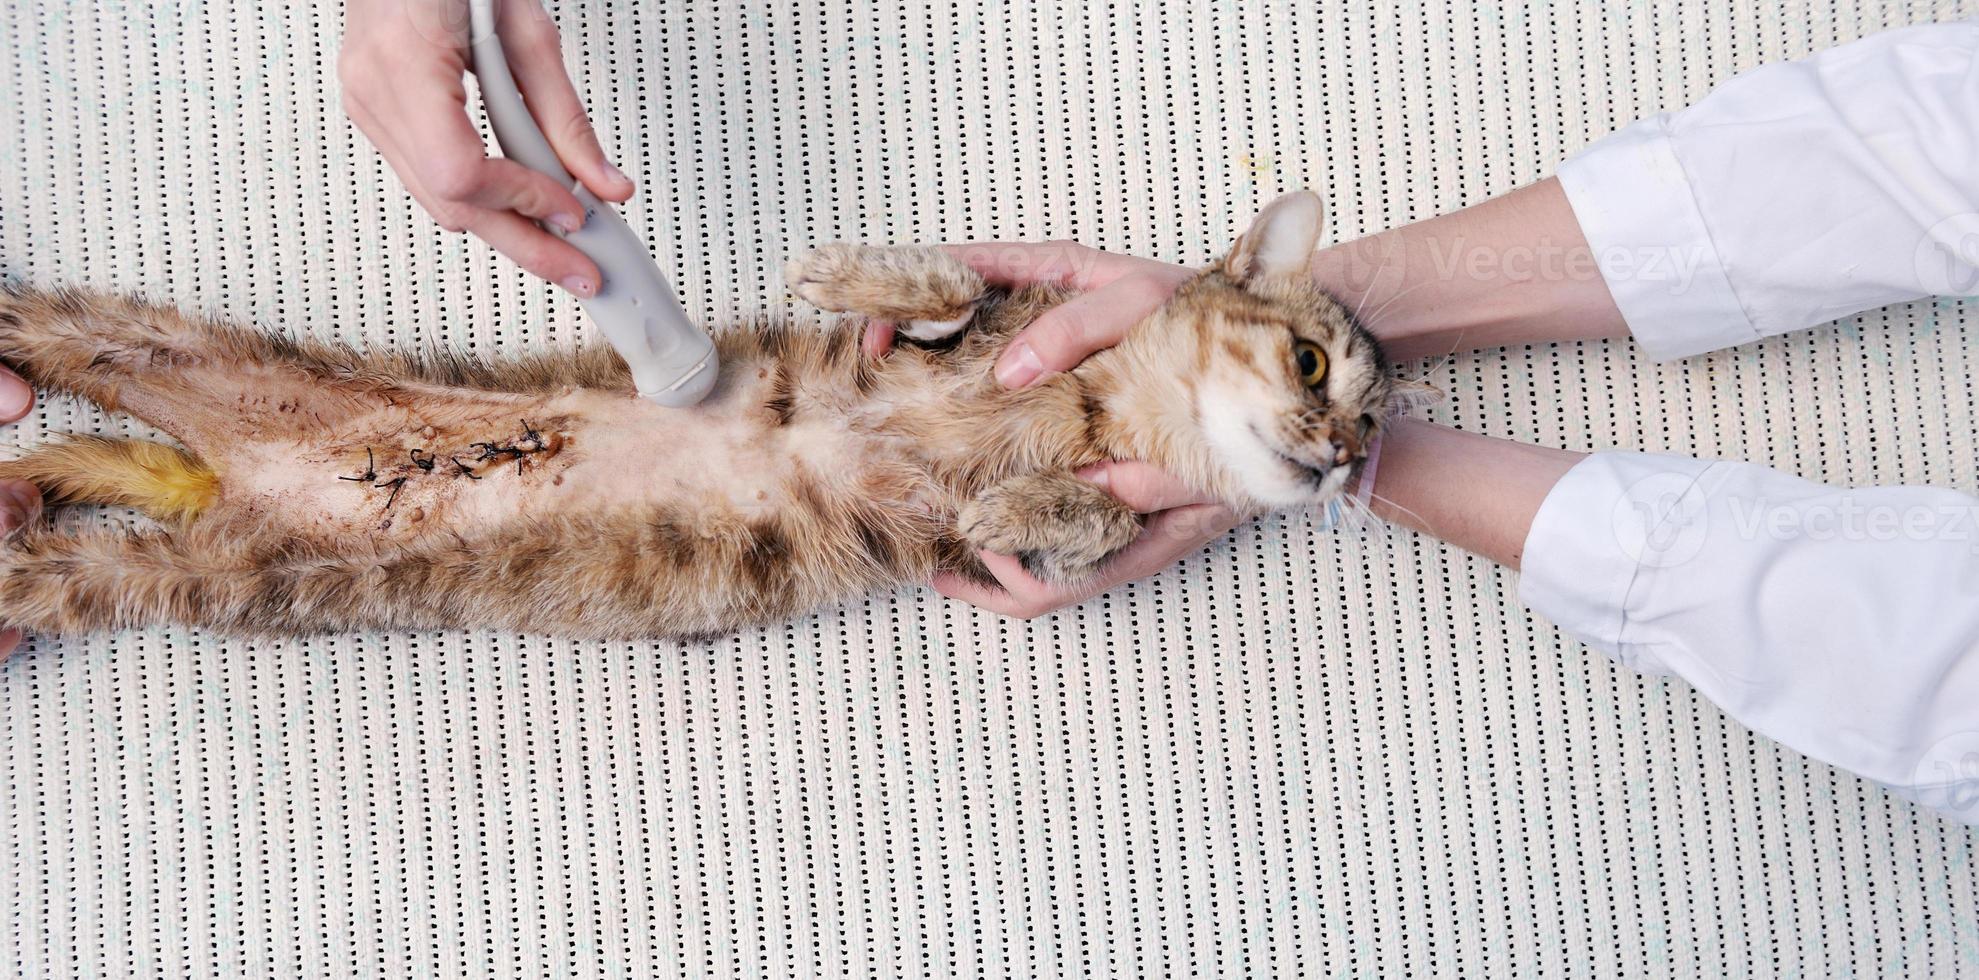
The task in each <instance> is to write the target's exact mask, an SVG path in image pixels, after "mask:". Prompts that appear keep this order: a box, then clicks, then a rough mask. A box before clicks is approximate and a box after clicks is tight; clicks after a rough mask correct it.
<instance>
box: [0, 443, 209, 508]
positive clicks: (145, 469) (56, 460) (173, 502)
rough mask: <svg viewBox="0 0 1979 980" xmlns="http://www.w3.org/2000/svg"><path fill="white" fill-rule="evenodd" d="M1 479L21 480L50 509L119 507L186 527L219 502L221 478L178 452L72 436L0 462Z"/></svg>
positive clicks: (161, 446) (145, 445)
mask: <svg viewBox="0 0 1979 980" xmlns="http://www.w3.org/2000/svg"><path fill="white" fill-rule="evenodd" d="M0 479H9V480H26V481H28V482H29V483H32V484H34V485H35V486H37V487H40V488H41V492H42V494H43V495H44V496H45V497H46V498H47V499H48V500H49V502H51V503H59V504H121V505H123V506H126V507H135V508H137V509H138V510H141V511H143V512H145V513H146V514H148V515H150V516H152V517H155V518H157V519H159V520H161V521H170V522H174V523H186V522H189V521H191V520H192V519H193V518H195V517H198V516H199V515H200V514H201V513H202V512H204V511H205V510H206V508H208V507H211V506H212V505H213V503H214V501H216V500H218V499H219V498H220V478H219V476H218V475H217V474H215V473H214V472H213V470H212V469H211V468H210V467H208V466H207V465H206V464H205V463H202V462H200V461H199V460H197V459H194V458H193V457H192V456H191V455H190V454H188V453H186V452H185V451H183V450H179V449H174V448H172V447H171V446H164V445H160V444H158V443H155V442H143V441H140V440H134V439H105V438H103V437H101V436H82V435H74V436H68V437H66V438H64V439H63V440H62V441H60V442H51V443H49V444H47V445H44V446H36V447H35V448H34V449H33V450H31V451H29V452H28V454H27V455H26V456H22V457H21V458H19V459H13V460H7V461H5V462H0Z"/></svg>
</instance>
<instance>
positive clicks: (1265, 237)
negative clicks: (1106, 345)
mask: <svg viewBox="0 0 1979 980" xmlns="http://www.w3.org/2000/svg"><path fill="white" fill-rule="evenodd" d="M1321 218H1322V213H1321V208H1320V201H1319V198H1318V197H1317V196H1316V195H1314V194H1312V193H1310V192H1306V191H1300V192H1297V193H1292V194H1287V195H1284V196H1283V197H1280V198H1278V199H1277V200H1275V201H1273V202H1271V203H1270V204H1269V205H1266V207H1265V208H1264V210H1263V211H1261V212H1260V213H1259V214H1258V216H1257V218H1256V219H1255V220H1254V221H1253V222H1252V223H1251V226H1250V228H1249V229H1248V230H1247V231H1245V232H1244V234H1243V235H1242V236H1241V237H1240V238H1238V239H1237V241H1236V243H1235V244H1234V245H1233V246H1232V247H1231V249H1230V253H1229V254H1228V255H1227V256H1225V257H1224V258H1223V259H1222V260H1221V261H1219V262H1216V263H1214V264H1212V265H1211V266H1210V267H1209V268H1207V269H1205V270H1204V271H1203V272H1202V273H1201V274H1199V275H1198V276H1197V277H1196V278H1195V279H1194V280H1192V281H1190V282H1189V283H1187V284H1186V285H1184V286H1183V287H1182V288H1181V289H1179V290H1177V291H1176V293H1175V295H1174V297H1173V298H1172V299H1170V300H1169V302H1168V303H1167V304H1166V305H1165V306H1163V307H1162V308H1161V310H1159V311H1158V312H1157V313H1156V314H1155V315H1154V316H1153V317H1152V318H1151V319H1150V320H1149V322H1148V324H1147V327H1149V328H1151V329H1150V330H1149V331H1148V333H1149V334H1150V335H1151V337H1152V338H1159V340H1158V342H1159V343H1161V344H1163V345H1164V346H1166V345H1168V344H1171V343H1172V344H1174V345H1176V349H1178V350H1179V349H1186V350H1187V351H1188V353H1189V355H1190V356H1189V359H1188V361H1187V363H1186V365H1185V366H1184V368H1183V371H1184V385H1183V387H1184V389H1185V390H1186V391H1187V392H1188V397H1189V398H1190V399H1191V400H1192V404H1191V405H1190V406H1189V407H1190V409H1191V411H1192V417H1193V419H1194V420H1195V422H1196V425H1197V428H1198V430H1199V435H1200V437H1201V440H1202V443H1203V445H1204V446H1205V447H1206V448H1207V449H1208V454H1209V456H1210V457H1211V462H1212V466H1213V467H1214V468H1215V469H1216V470H1217V471H1218V472H1215V473H1213V474H1211V478H1212V481H1213V482H1214V483H1216V484H1220V485H1222V486H1223V487H1224V488H1227V489H1228V490H1231V491H1235V492H1238V493H1241V494H1243V495H1244V496H1246V497H1249V498H1251V499H1252V500H1254V501H1256V502H1257V503H1259V504H1262V505H1264V506H1266V507H1269V508H1292V507H1300V506H1306V505H1310V504H1313V503H1316V502H1320V501H1324V500H1327V499H1330V498H1332V497H1334V496H1336V495H1338V494H1339V493H1340V492H1341V491H1342V490H1343V489H1344V488H1346V487H1347V485H1348V482H1349V481H1350V480H1351V479H1352V478H1353V475H1354V474H1355V473H1356V472H1358V471H1359V469H1360V467H1361V465H1362V464H1363V462H1364V461H1365V460H1366V458H1367V454H1368V450H1369V446H1370V443H1371V442H1372V441H1373V439H1374V437H1375V436H1376V435H1377V434H1378V433H1379V432H1380V429H1381V427H1382V425H1383V424H1384V423H1385V421H1386V420H1387V419H1388V417H1389V416H1390V415H1391V414H1393V412H1395V411H1397V410H1399V409H1401V408H1405V407H1407V406H1408V405H1409V404H1413V403H1418V402H1420V401H1423V400H1425V399H1433V397H1434V391H1435V389H1432V388H1428V387H1427V386H1425V385H1420V384H1417V383H1414V382H1406V381H1401V380H1398V379H1396V378H1394V377H1393V376H1392V375H1390V374H1389V372H1388V370H1387V364H1386V361H1385V359H1384V357H1383V355H1382V351H1381V345H1380V343H1379V342H1378V341H1376V340H1375V338H1374V336H1373V335H1372V334H1369V333H1368V332H1367V331H1366V330H1365V329H1363V328H1362V327H1361V326H1360V325H1359V324H1358V323H1356V322H1355V320H1354V318H1353V316H1352V314H1350V313H1349V312H1348V311H1347V309H1346V308H1345V307H1343V306H1342V305H1341V304H1340V303H1339V302H1338V301H1337V300H1335V299H1334V298H1333V297H1332V296H1330V295H1328V294H1327V293H1326V291H1325V290H1323V289H1321V288H1320V287H1319V286H1318V284H1317V283H1316V282H1315V281H1314V279H1313V275H1312V270H1311V263H1312V256H1313V250H1314V249H1315V248H1316V247H1317V246H1318V243H1319V237H1320V230H1321Z"/></svg>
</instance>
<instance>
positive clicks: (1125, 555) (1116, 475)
mask: <svg viewBox="0 0 1979 980" xmlns="http://www.w3.org/2000/svg"><path fill="white" fill-rule="evenodd" d="M945 248H947V250H948V251H949V253H950V254H952V255H954V256H955V257H957V258H959V259H961V260H962V261H963V262H966V263H968V265H969V267H970V268H972V269H975V270H976V273H977V274H978V275H980V276H982V277H983V278H984V279H985V280H987V281H988V282H989V283H990V284H991V285H997V286H1007V287H1013V288H1014V287H1018V286H1026V285H1030V284H1032V283H1055V284H1058V285H1061V286H1066V287H1069V288H1072V289H1076V290H1079V293H1078V295H1076V296H1073V297H1072V298H1071V299H1069V300H1066V301H1065V302H1064V303H1061V304H1059V305H1058V306H1055V307H1053V308H1052V309H1050V310H1049V311H1047V312H1046V313H1045V314H1044V315H1043V316H1040V317H1038V319H1037V321H1036V322H1035V323H1032V324H1031V325H1030V326H1028V327H1026V328H1024V330H1023V332H1022V333H1019V334H1018V335H1017V336H1016V338H1015V339H1013V340H1012V341H1011V342H1010V346H1009V347H1008V348H1007V349H1005V350H1004V352H1003V355H1002V357H1000V358H998V360H997V364H996V378H997V380H998V381H1000V382H1002V383H1003V384H1004V385H1005V386H1006V387H1010V388H1022V387H1025V386H1027V385H1031V384H1035V383H1036V382H1037V381H1038V379H1040V378H1044V377H1048V376H1050V375H1052V374H1056V373H1058V372H1060V371H1069V370H1071V369H1072V368H1074V367H1076V366H1078V364H1079V362H1080V361H1083V360H1085V359H1086V357H1087V356H1088V355H1090V354H1092V353H1093V352H1095V351H1098V350H1102V349H1104V348H1107V347H1111V346H1113V345H1114V344H1117V343H1119V342H1120V338H1122V337H1124V336H1126V334H1127V331H1128V329H1129V328H1131V327H1133V326H1134V324H1136V323H1139V322H1140V321H1141V320H1142V319H1143V318H1145V317H1146V316H1147V315H1148V314H1149V313H1152V312H1154V310H1155V309H1156V308H1157V307H1159V306H1160V305H1161V304H1162V303H1164V302H1166V301H1167V300H1168V297H1169V295H1170V294H1171V293H1173V292H1174V291H1175V287H1177V286H1179V285H1181V284H1182V283H1183V282H1184V281H1186V280H1187V279H1188V278H1189V277H1190V276H1192V275H1194V272H1193V271H1191V270H1189V269H1187V268H1184V267H1182V266H1178V265H1169V264H1167V263H1165V262H1156V261H1154V260H1152V259H1142V258H1135V257H1134V256H1131V255H1120V254H1117V253H1113V252H1102V251H1099V250H1098V249H1094V248H1088V247H1087V246H1084V245H1080V244H1077V243H1074V242H1043V243H1024V242H989V243H983V244H973V245H949V246H945ZM892 343H893V327H892V325H890V324H885V323H875V324H872V325H871V326H869V327H868V328H867V330H866V337H865V343H864V345H863V346H864V347H865V350H866V351H867V353H869V354H873V355H875V356H877V355H879V354H883V353H885V351H886V350H887V348H888V347H890V346H891V345H892ZM1080 475H1081V476H1083V477H1085V478H1086V479H1089V480H1092V481H1093V482H1095V483H1097V484H1099V485H1100V486H1101V487H1104V488H1105V489H1106V490H1107V491H1108V492H1109V493H1111V494H1113V495H1114V496H1115V497H1118V498H1119V499H1120V500H1121V501H1122V502H1123V503H1125V504H1127V506H1128V507H1130V508H1132V509H1133V510H1134V512H1135V513H1137V514H1146V515H1148V518H1147V522H1146V524H1145V526H1144V527H1143V529H1142V531H1141V536H1140V537H1139V538H1138V539H1136V540H1135V541H1134V543H1133V544H1131V545H1128V546H1127V548H1126V550H1124V551H1122V552H1121V553H1120V554H1119V555H1117V556H1115V557H1114V559H1113V561H1112V562H1110V563H1108V565H1107V567H1106V571H1105V572H1103V573H1102V574H1101V575H1100V577H1099V578H1097V579H1094V580H1093V581H1090V582H1082V583H1079V584H1078V585H1075V586H1053V585H1048V584H1046V583H1044V582H1042V581H1039V580H1038V579H1037V578H1035V577H1034V576H1032V575H1031V574H1030V573H1029V572H1026V571H1024V569H1023V566H1022V565H1020V564H1019V563H1018V561H1017V559H1015V558H1012V557H1010V556H1009V555H999V554H995V553H992V552H982V554H981V557H982V560H983V564H984V565H986V566H987V567H988V568H989V570H990V573H991V574H993V575H995V576H996V579H997V582H998V583H1000V584H1001V585H1002V586H1003V588H1002V589H1000V590H999V589H995V588H989V587H986V586H982V585H978V584H976V583H974V582H971V581H969V580H968V579H965V578H963V577H961V576H959V575H942V576H939V577H937V578H936V579H935V581H934V588H935V591H937V592H939V593H941V594H942V595H945V596H948V597H949V598H951V599H961V600H963V601H965V602H969V603H973V604H975V605H978V606H981V607H983V608H985V609H988V610H991V611H993V612H997V613H1001V614H1003V615H1005V616H1017V617H1021V618H1025V619H1028V618H1030V617H1033V616H1039V615H1043V614H1044V613H1048V612H1051V611H1052V610H1054V609H1060V608H1063V607H1065V606H1070V605H1076V604H1078V603H1081V602H1084V601H1086V600H1087V599H1090V598H1092V597H1093V596H1096V595H1099V594H1100V593H1102V592H1105V591H1106V590H1108V589H1111V588H1113V587H1114V586H1116V585H1121V584H1123V583H1126V582H1131V581H1134V580H1135V579H1139V578H1145V577H1147V576H1149V575H1152V574H1154V573H1155V572H1158V571H1160V570H1161V569H1163V568H1166V567H1167V566H1169V565H1170V564H1172V563H1174V562H1175V560H1176V559H1178V558H1181V557H1183V556H1184V555H1187V554H1190V553H1192V552H1195V551H1197V550H1199V549H1201V548H1202V546H1203V545H1205V544H1207V543H1209V542H1210V541H1213V540H1215V539H1217V538H1219V537H1221V536H1223V535H1224V534H1225V533H1227V532H1228V531H1229V530H1230V529H1231V528H1232V527H1234V526H1236V524H1237V519H1238V518H1237V515H1236V514H1235V513H1233V512H1232V511H1231V510H1230V509H1229V508H1228V507H1225V506H1224V505H1223V504H1222V503H1221V502H1219V501H1216V500H1212V499H1209V498H1206V497H1203V496H1202V495H1201V494H1198V493H1196V492H1195V491H1194V490H1192V489H1190V488H1189V487H1188V486H1187V485H1185V484H1183V483H1182V482H1181V481H1180V480H1177V479H1176V478H1175V477H1173V476H1171V475H1169V474H1168V473H1167V472H1166V471H1164V470H1162V469H1161V468H1159V467H1156V466H1151V465H1149V464H1147V463H1141V462H1131V461H1129V462H1114V463H1103V464H1101V465H1099V466H1095V467H1091V468H1089V469H1087V470H1085V471H1082V472H1081V473H1080Z"/></svg>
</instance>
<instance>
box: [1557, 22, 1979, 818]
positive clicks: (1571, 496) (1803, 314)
mask: <svg viewBox="0 0 1979 980" xmlns="http://www.w3.org/2000/svg"><path fill="white" fill-rule="evenodd" d="M1560 181H1561V184H1562V186H1563V187H1564V188H1565V190H1566V192H1567V195H1568V198H1569V200H1570V201H1571V203H1572V205H1573V208H1574V212H1575V216H1576V217H1577V218H1578V219H1579V221H1580V222H1581V225H1582V230H1583V231H1584V232H1586V234H1587V238H1588V242H1589V244H1590V245H1591V246H1593V248H1594V250H1595V254H1596V259H1597V261H1598V262H1599V263H1600V265H1601V269H1602V273H1603V276H1604V278H1605V279H1606V280H1607V283H1608V286H1609V289H1610V291H1611V292H1612V293H1613V295H1614V297H1615V301H1616V304H1617V306H1618V307H1619V308H1620V309H1621V312H1622V314H1623V316H1624V317H1625V318H1626V319H1627V322H1628V324H1629V327H1630V330H1631V331H1632V332H1633V333H1634V335H1635V337H1636V339H1637V340H1638V342H1639V343H1641V345H1642V346H1643V347H1644V348H1645V349H1646V350H1647V351H1648V352H1649V353H1650V354H1651V355H1652V356H1655V357H1658V358H1672V357H1682V356H1685V355H1689V354H1694V353H1699V352H1702V351H1707V350H1713V349H1716V348H1720V347H1725V346H1729V345H1733V344H1739V343H1745V342H1748V341H1751V340H1755V339H1757V338H1759V337H1763V336H1767V335H1771V334H1777V333H1783V332H1786V331H1791V330H1797V329H1801V328H1804V327H1808V326H1812V325H1814V324H1817V323H1821V322H1825V321H1827V320H1830V319H1833V318H1835V317H1837V316H1842V315H1845V314H1848V313H1852V312H1855V311H1858V310H1861V309H1865V308H1869V307H1873V306H1877V305H1882V304H1886V303H1891V302H1897V301H1902V300H1908V299H1913V298H1917V297H1920V296H1925V295H1932V294H1938V295H1969V294H1972V293H1974V292H1975V291H1979V24H1951V25H1934V26H1927V27H1919V28H1911V29H1906V30H1900V31H1893V32H1890V33H1888V34H1883V35H1878V36H1875V37H1872V38H1869V39H1866V40H1863V41H1858V42H1856V43H1853V44H1849V45H1844V46H1842V47H1838V48H1835V49H1832V50H1830V51H1827V52H1825V53H1823V54H1821V55H1818V56H1816V57H1814V58H1810V59H1807V60H1805V61H1802V62H1798V63H1794V64H1785V65H1776V66H1771V67H1767V68H1762V69H1759V70H1757V71H1754V72H1751V73H1749V74H1746V75H1743V76H1740V77H1739V78H1736V79H1734V80H1732V81H1730V82H1728V83H1726V84H1725V85H1724V86H1722V87H1721V88H1720V89H1718V90H1717V91H1716V92H1714V93H1712V94H1711V95H1709V96H1707V97H1706V98H1705V99H1704V100H1703V101H1701V102H1699V103H1698V104H1697V105H1696V106H1694V107H1692V108H1690V109H1686V110H1684V111H1682V112H1678V113H1675V114H1672V115H1667V116H1661V117H1657V118H1654V119H1649V120H1645V121H1643V122H1641V123H1637V124H1636V125H1634V126H1631V127H1629V128H1628V129H1626V130H1623V131H1622V132H1621V133H1618V134H1616V135H1615V136H1613V137H1610V138H1609V139H1607V140H1605V141H1603V142H1601V143H1599V144H1597V145H1596V146H1594V147H1592V148H1590V149H1589V150H1588V151H1586V152H1585V153H1583V154H1581V155H1580V156H1578V157H1576V158H1575V159H1574V160H1572V161H1569V162H1568V164H1567V165H1566V166H1564V167H1563V168H1562V169H1561V172H1560ZM1522 564H1523V574H1522V576H1521V579H1520V586H1519V589H1520V596H1521V599H1522V600H1523V601H1524V602H1525V603H1526V604H1527V605H1528V606H1530V607H1531V608H1532V609H1533V610H1534V611H1536V612H1538V613H1540V614H1541V615H1543V616H1545V617H1547V618H1548V619H1551V620H1553V621H1554V622H1556V623H1558V624H1559V625H1560V626H1561V627H1562V628H1563V629H1565V630H1566V631H1567V632H1569V633H1571V634H1573V635H1574V636H1576V637H1577V638H1579V639H1581V640H1583V641H1585V642H1586V643H1588V644H1589V645H1591V646H1593V647H1595V648H1597V649H1600V650H1602V651H1604V652H1606V653H1608V654H1609V655H1610V656H1612V657H1614V658H1616V659H1617V660H1618V661H1620V662H1621V663H1623V664H1624V665H1627V666H1630V667H1634V668H1636V669H1638V670H1642V671H1646V672H1651V673H1658V674H1669V675H1674V676H1678V677H1682V678H1683V679H1685V680H1686V681H1688V682H1689V683H1690V684H1691V685H1692V686H1693V687H1695V688H1696V689H1697V690H1698V691H1699V692H1700V693H1702V694H1703V695H1704V696H1705V697H1707V698H1709V699H1711V700H1712V701H1714V702H1716V703H1717V704H1718V705H1720V706H1721V707H1723V708H1724V709H1725V710H1726V712H1727V713H1729V714H1730V715H1732V716H1733V717H1735V718H1737V719H1738V720H1739V721H1741V722H1742V723H1744V724H1745V725H1747V726H1748V727H1750V728H1752V729H1753V730H1754V731H1757V732H1759V733H1761V734H1764V735H1767V736H1770V737H1772V738H1774V739H1777V740H1778V741H1780V742H1782V743H1784V744H1786V745H1787V746H1789V747H1791V748H1794V749H1797V750H1799V751H1801V752H1803V753H1805V754H1807V755H1809V756H1812V757H1814V758H1816V759H1820V760H1823V761H1825V762H1828V763H1831V764H1833V765H1836V766H1839V767H1841V768H1844V769H1848V770H1851V771H1853V772H1855V773H1858V774H1860V775H1862V776H1864V777H1867V778H1869V779H1871V780H1875V781H1877V782H1880V783H1882V784H1884V785H1886V786H1889V787H1890V788H1892V789H1893V790H1894V791H1895V792H1897V793H1898V794H1899V795H1902V796H1905V797H1908V798H1910V799H1913V800H1917V801H1918V802H1921V803H1923V804H1925V805H1927V806H1931V807H1935V808H1937V809H1939V810H1941V811H1943V812H1945V813H1947V814H1948V815H1950V816H1952V817H1954V818H1956V819H1959V820H1963V821H1965V822H1967V823H1979V500H1975V499H1974V498H1972V497H1968V496H1965V495H1963V494H1960V493H1956V492H1953V491H1949V490H1937V489H1930V488H1925V487H1885V488H1869V489H1840V488H1835V487H1828V486H1823V485H1820V484H1815V483H1810V482H1807V481H1804V480H1800V479H1798V478H1795V477H1791V476H1788V475H1786V474H1783V473H1779V472H1776V471H1773V470H1769V469H1766V468H1764V467H1760V466H1754V465H1751V464H1746V463H1729V462H1711V461H1705V460H1695V459H1687V458H1680V457H1667V456H1650V455H1643V454H1636V453H1600V454H1596V455H1594V456H1591V457H1589V458H1587V459H1586V460H1583V461H1582V462H1581V463H1580V464H1578V465H1577V466H1575V467H1574V468H1573V469H1572V470H1570V471H1569V472H1568V473H1567V474H1566V476H1565V477H1563V478H1562V479H1561V480H1560V482H1559V483H1558V484H1557V485H1556V486H1554V488H1553V489H1552V490H1551V491H1550V492H1549V494H1548V496H1547V497H1546V499H1545V501H1544V502H1543V503H1542V504H1541V506H1540V509H1539V512H1538V514H1537V515H1536V516H1535V518H1534V520H1533V524H1532V528H1531V530H1530V532H1529V533H1528V536H1527V539H1526V542H1525V550H1524V557H1523V562H1522Z"/></svg>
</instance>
